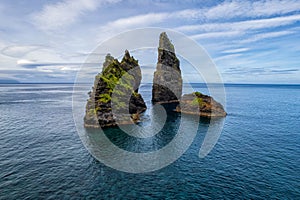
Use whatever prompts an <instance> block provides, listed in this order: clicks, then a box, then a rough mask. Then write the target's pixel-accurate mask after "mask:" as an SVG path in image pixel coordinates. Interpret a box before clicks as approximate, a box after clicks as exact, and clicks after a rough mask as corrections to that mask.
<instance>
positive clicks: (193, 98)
mask: <svg viewBox="0 0 300 200" xmlns="http://www.w3.org/2000/svg"><path fill="white" fill-rule="evenodd" d="M176 111H177V112H181V113H185V114H193V115H200V116H201V117H209V118H210V117H225V116H226V115H227V113H226V112H225V110H224V108H223V106H222V105H221V104H220V103H218V102H217V101H215V100H214V99H213V98H212V97H210V96H208V95H204V94H201V93H200V92H194V93H192V94H185V95H183V96H182V98H181V100H180V105H178V106H177V107H176Z"/></svg>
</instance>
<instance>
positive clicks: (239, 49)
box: [222, 48, 250, 54]
mask: <svg viewBox="0 0 300 200" xmlns="http://www.w3.org/2000/svg"><path fill="white" fill-rule="evenodd" d="M248 50H250V49H249V48H238V49H228V50H225V51H223V52H222V53H226V54H227V53H228V54H231V53H241V52H245V51H248Z"/></svg>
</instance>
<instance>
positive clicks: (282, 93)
mask: <svg viewBox="0 0 300 200" xmlns="http://www.w3.org/2000/svg"><path fill="white" fill-rule="evenodd" d="M77 87H80V88H79V89H80V90H82V91H84V92H85V91H86V93H87V92H88V91H89V90H90V88H91V85H82V86H77ZM193 87H194V88H195V89H196V90H198V91H203V93H206V92H207V89H206V87H205V85H203V84H194V85H193ZM77 89H78V88H77ZM140 91H141V93H142V95H143V97H144V99H145V100H146V102H147V105H148V107H149V108H151V102H150V100H151V85H148V84H145V85H142V86H141V88H140ZM225 91H226V111H227V113H228V115H227V117H226V118H225V120H224V121H223V123H224V127H223V129H222V132H221V134H220V135H219V138H218V140H217V143H216V145H215V146H214V147H213V148H212V150H211V151H210V152H209V154H208V155H207V156H205V157H204V158H199V149H200V146H201V144H202V142H203V140H204V138H205V133H206V131H207V129H208V127H209V125H210V123H211V122H210V121H209V120H205V119H203V120H200V122H197V124H191V125H192V126H198V132H197V135H196V137H195V139H194V140H193V142H192V144H191V145H190V146H189V148H188V149H187V150H186V151H185V152H184V154H183V155H182V156H181V157H180V158H179V159H178V160H176V161H175V162H173V163H171V164H170V165H168V166H166V167H164V168H162V169H159V170H156V171H152V172H147V173H138V174H134V173H126V172H121V171H118V170H115V169H113V168H110V167H108V166H106V165H104V164H103V163H101V162H99V161H98V160H97V159H95V158H94V157H93V156H92V155H91V154H90V153H89V151H88V150H87V149H86V148H85V145H89V144H88V143H86V141H81V139H80V138H81V137H80V136H79V135H78V134H77V130H78V128H77V129H76V126H75V123H74V119H73V112H72V93H73V85H72V84H7V85H5V84H0V113H1V114H0V136H1V137H0V199H5V200H6V199H39V198H40V199H94V198H95V199H135V198H140V199H234V198H237V199H300V85H239V84H227V85H225ZM73 98H74V97H73ZM84 98H85V97H84ZM84 98H83V99H82V102H79V103H81V105H82V108H83V110H84V105H85V99H84ZM86 99H87V96H86ZM149 110H150V111H147V112H146V113H145V116H144V118H145V119H146V120H145V122H144V123H145V124H147V120H148V121H149V120H150V121H151V109H149ZM74 117H75V118H76V115H75V116H74ZM179 118H180V116H178V114H175V113H173V114H170V117H169V118H168V119H167V123H166V125H165V126H164V128H163V132H161V133H160V134H158V136H157V137H151V138H146V139H142V138H139V139H134V138H133V137H128V136H126V135H124V134H122V132H120V131H119V130H117V129H116V128H111V129H107V130H106V135H107V136H108V138H109V139H110V140H111V141H113V142H114V143H115V144H116V145H117V146H119V147H120V148H123V149H126V150H128V151H132V152H147V151H153V150H156V149H160V148H162V147H163V146H164V145H166V144H168V143H169V142H170V141H171V140H172V138H174V137H175V135H174V134H175V132H174V130H177V129H178V123H179V122H178V119H179ZM75 121H76V120H75ZM189 123H193V121H191V122H189ZM77 126H80V124H77ZM141 126H143V124H142V125H141ZM211 126H214V125H211ZM80 130H81V129H80ZM82 130H84V129H82ZM185 131H186V134H187V135H188V133H189V129H185ZM94 132H95V131H94ZM82 134H85V135H88V136H89V137H94V136H95V135H97V133H93V131H85V130H84V132H83V133H82ZM150 164H151V163H149V165H150Z"/></svg>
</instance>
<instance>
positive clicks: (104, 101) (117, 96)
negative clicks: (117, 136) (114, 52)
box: [84, 50, 146, 128]
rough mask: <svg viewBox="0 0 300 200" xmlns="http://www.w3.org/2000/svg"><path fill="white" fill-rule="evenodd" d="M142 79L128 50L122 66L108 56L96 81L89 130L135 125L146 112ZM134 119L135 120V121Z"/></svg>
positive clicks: (90, 101) (87, 119) (86, 122)
mask: <svg viewBox="0 0 300 200" xmlns="http://www.w3.org/2000/svg"><path fill="white" fill-rule="evenodd" d="M141 79H142V75H141V69H140V67H139V65H138V61H137V60H135V59H134V58H133V57H131V56H130V54H129V52H128V51H127V50H126V51H125V55H124V57H123V59H122V61H121V62H119V61H118V60H117V59H114V58H113V57H112V56H111V55H109V54H108V55H107V56H106V58H105V62H104V63H103V69H102V73H100V74H98V75H97V76H96V77H95V81H94V87H93V90H92V91H91V92H90V93H89V95H90V98H89V99H88V102H87V105H86V113H85V117H84V125H85V127H91V128H99V127H108V126H116V125H121V124H131V123H133V121H135V120H138V119H139V114H140V113H142V112H143V111H145V110H146V104H145V102H144V100H143V98H142V96H141V95H140V94H139V93H138V87H139V85H140V83H141ZM131 119H132V120H131Z"/></svg>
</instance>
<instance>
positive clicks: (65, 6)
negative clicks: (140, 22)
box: [32, 0, 119, 31]
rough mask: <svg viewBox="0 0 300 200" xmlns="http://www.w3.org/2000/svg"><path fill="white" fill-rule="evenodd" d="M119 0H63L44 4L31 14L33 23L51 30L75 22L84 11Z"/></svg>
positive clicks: (40, 27) (43, 28)
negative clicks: (38, 10)
mask: <svg viewBox="0 0 300 200" xmlns="http://www.w3.org/2000/svg"><path fill="white" fill-rule="evenodd" d="M118 1H119V0H99V1H97V0H76V1H75V0H64V1H62V2H58V3H55V4H48V5H45V6H44V8H43V10H42V11H40V12H38V13H34V14H33V15H32V19H33V23H34V24H35V25H36V26H37V27H38V28H39V29H42V30H45V31H49V30H50V31H51V30H57V29H61V28H64V27H66V26H69V25H71V24H73V23H75V22H76V21H77V20H78V18H79V17H80V16H81V15H82V14H84V12H88V11H94V10H96V9H97V8H98V7H99V6H101V5H103V4H109V3H116V2H118Z"/></svg>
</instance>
